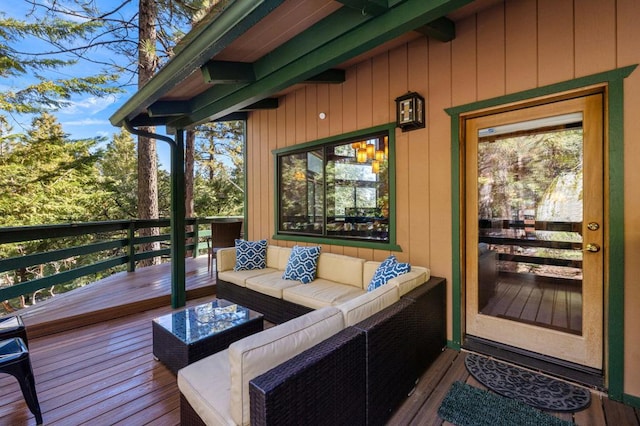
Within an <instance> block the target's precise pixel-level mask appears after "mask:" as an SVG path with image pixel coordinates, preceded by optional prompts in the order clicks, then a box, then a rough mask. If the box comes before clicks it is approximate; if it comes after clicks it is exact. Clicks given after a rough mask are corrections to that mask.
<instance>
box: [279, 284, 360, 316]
mask: <svg viewBox="0 0 640 426" xmlns="http://www.w3.org/2000/svg"><path fill="white" fill-rule="evenodd" d="M364 293H365V291H364V290H362V289H361V288H358V287H354V286H350V285H345V284H340V283H337V282H333V281H327V280H323V279H316V280H314V281H312V282H310V283H309V284H302V285H298V286H295V287H291V288H285V289H284V290H283V291H282V298H283V299H284V300H288V301H289V302H292V303H297V304H298V305H303V306H306V307H308V308H312V309H319V308H322V307H324V306H332V305H338V304H340V303H342V302H345V301H347V300H349V299H353V298H354V297H357V296H359V295H361V294H364Z"/></svg>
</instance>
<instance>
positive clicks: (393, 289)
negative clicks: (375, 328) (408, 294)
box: [336, 283, 400, 327]
mask: <svg viewBox="0 0 640 426" xmlns="http://www.w3.org/2000/svg"><path fill="white" fill-rule="evenodd" d="M398 300H400V294H399V293H398V287H397V286H396V285H394V284H389V283H387V284H385V285H381V286H380V287H378V288H376V289H375V290H373V291H370V292H367V293H365V294H362V295H360V296H358V297H356V298H354V299H351V300H348V301H346V302H344V303H342V304H340V305H337V306H336V307H337V308H338V309H340V310H341V311H342V313H343V314H344V324H345V326H346V327H349V326H352V325H356V324H357V323H359V322H360V321H363V320H365V319H367V318H369V317H370V316H371V315H373V314H375V313H376V312H380V311H381V310H383V309H384V308H386V307H388V306H391V305H393V304H394V303H396V302H397V301H398Z"/></svg>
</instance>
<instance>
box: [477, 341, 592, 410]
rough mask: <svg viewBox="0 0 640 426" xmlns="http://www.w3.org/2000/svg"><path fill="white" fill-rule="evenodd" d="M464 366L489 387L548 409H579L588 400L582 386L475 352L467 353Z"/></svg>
mask: <svg viewBox="0 0 640 426" xmlns="http://www.w3.org/2000/svg"><path fill="white" fill-rule="evenodd" d="M464 363H465V365H466V366H467V370H469V373H471V375H472V376H473V377H475V378H476V379H477V380H478V381H479V382H480V383H482V384H483V385H485V386H486V387H487V388H489V389H491V390H492V391H494V392H496V393H498V394H500V395H502V396H506V397H507V398H513V399H516V400H518V401H520V402H524V403H525V404H528V405H530V406H532V407H535V408H539V409H541V410H548V411H570V412H575V411H580V410H583V409H585V408H586V407H588V406H589V404H590V403H591V392H589V390H587V389H585V388H581V387H579V386H574V385H572V384H570V383H567V382H563V381H562V380H557V379H554V378H552V377H549V376H545V375H542V374H538V373H535V372H532V371H529V370H525V369H523V368H518V367H515V366H513V365H509V364H506V363H504V362H500V361H496V360H494V359H491V358H487V357H484V356H480V355H476V354H467V357H466V358H465V360H464Z"/></svg>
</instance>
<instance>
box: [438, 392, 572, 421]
mask: <svg viewBox="0 0 640 426" xmlns="http://www.w3.org/2000/svg"><path fill="white" fill-rule="evenodd" d="M438 415H439V416H440V417H441V418H442V419H443V420H446V421H448V422H450V423H453V424H455V425H456V426H570V425H574V423H573V422H569V421H566V420H562V419H559V418H557V417H553V416H552V415H550V414H547V413H544V412H542V411H540V410H536V409H535V408H532V407H529V406H528V405H526V404H523V403H522V402H519V401H516V400H515V399H510V398H505V397H503V396H500V395H496V394H495V393H491V392H487V391H485V390H482V389H478V388H476V387H473V386H470V385H467V384H466V383H462V382H454V383H453V385H451V388H450V389H449V392H448V393H447V395H446V396H445V397H444V400H443V401H442V404H441V405H440V408H439V409H438Z"/></svg>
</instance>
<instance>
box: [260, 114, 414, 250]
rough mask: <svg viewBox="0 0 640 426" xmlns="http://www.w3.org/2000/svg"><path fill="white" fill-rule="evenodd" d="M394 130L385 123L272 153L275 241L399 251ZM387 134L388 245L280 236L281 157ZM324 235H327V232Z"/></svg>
mask: <svg viewBox="0 0 640 426" xmlns="http://www.w3.org/2000/svg"><path fill="white" fill-rule="evenodd" d="M395 128H396V124H395V122H394V123H388V124H383V125H380V126H375V127H370V128H367V129H361V130H357V131H354V132H349V133H343V134H340V135H336V136H332V137H328V138H323V139H318V140H315V141H310V142H306V143H303V144H299V145H295V146H291V147H286V148H279V149H275V150H273V151H272V155H273V162H274V170H275V173H274V210H275V212H274V213H275V214H274V234H273V237H272V238H273V239H274V240H283V241H297V242H308V243H315V244H331V245H336V246H346V247H362V248H373V249H382V250H390V251H402V249H401V247H400V246H398V245H397V244H396V174H395V163H396V161H395V158H396V153H395V139H396V137H395ZM383 132H386V133H387V135H388V138H389V139H388V151H389V152H388V159H387V161H388V179H389V239H388V241H379V240H366V239H349V238H344V237H331V236H328V235H324V234H323V235H309V234H296V233H294V232H287V233H282V232H281V231H280V229H279V220H280V158H281V157H282V156H284V155H290V154H297V153H304V152H308V151H311V150H314V149H323V152H324V148H325V147H326V146H330V145H338V144H341V142H344V143H345V144H346V143H349V142H352V141H353V140H354V139H358V138H363V137H365V136H367V135H373V134H376V133H377V134H379V133H383ZM322 164H323V167H326V158H324V155H323V161H322ZM323 185H326V174H324V173H323ZM323 218H324V223H325V224H326V221H327V209H326V200H325V209H324V211H323ZM323 232H325V233H326V230H324V231H323Z"/></svg>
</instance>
